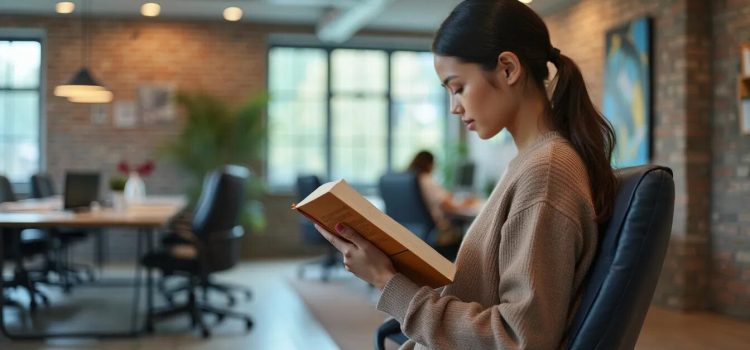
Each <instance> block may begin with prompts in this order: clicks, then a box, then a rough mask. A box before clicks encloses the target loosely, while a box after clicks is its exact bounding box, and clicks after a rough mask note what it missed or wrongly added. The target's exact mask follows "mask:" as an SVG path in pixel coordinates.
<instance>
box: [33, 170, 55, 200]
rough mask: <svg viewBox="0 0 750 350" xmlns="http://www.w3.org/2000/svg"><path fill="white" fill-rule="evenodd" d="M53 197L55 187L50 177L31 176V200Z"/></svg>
mask: <svg viewBox="0 0 750 350" xmlns="http://www.w3.org/2000/svg"><path fill="white" fill-rule="evenodd" d="M54 195H55V185H54V183H53V182H52V177H51V176H49V175H47V174H35V175H31V196H32V197H33V198H45V197H52V196H54Z"/></svg>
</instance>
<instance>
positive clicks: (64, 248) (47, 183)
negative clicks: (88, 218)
mask: <svg viewBox="0 0 750 350" xmlns="http://www.w3.org/2000/svg"><path fill="white" fill-rule="evenodd" d="M55 194H56V192H55V184H54V181H52V177H51V176H50V175H48V174H35V175H32V176H31V195H32V197H33V198H47V197H52V196H54V195H55ZM48 232H49V235H50V238H51V243H52V250H53V251H54V257H52V256H46V258H45V266H43V267H42V268H41V269H37V270H35V271H33V272H34V273H38V274H40V275H42V276H43V279H44V282H45V283H50V284H59V285H60V286H62V288H63V290H65V291H70V289H71V287H72V286H73V284H74V282H75V283H82V282H83V277H82V276H81V275H82V274H85V275H86V276H88V280H89V281H93V280H94V271H93V269H92V268H91V267H90V266H86V265H82V264H73V263H71V262H70V260H71V259H70V249H69V248H70V246H71V245H73V244H75V243H79V242H82V241H84V240H86V239H87V238H88V237H89V233H88V232H86V231H85V230H82V229H72V228H56V229H50V230H48ZM49 273H55V274H57V275H58V277H59V280H60V281H59V282H58V283H54V282H51V281H49V280H48V279H47V275H48V274H49Z"/></svg>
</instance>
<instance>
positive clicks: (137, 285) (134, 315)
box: [130, 229, 144, 334]
mask: <svg viewBox="0 0 750 350" xmlns="http://www.w3.org/2000/svg"><path fill="white" fill-rule="evenodd" d="M143 236H144V234H143V230H142V229H141V230H138V234H137V235H136V237H137V241H136V246H135V276H134V277H135V282H134V286H133V306H132V308H131V310H130V331H131V332H132V333H133V334H140V333H141V331H140V330H139V329H138V321H137V320H138V311H139V310H140V308H141V293H142V292H143V291H141V285H142V283H141V282H142V281H143V273H142V270H143V268H142V267H141V257H142V256H143Z"/></svg>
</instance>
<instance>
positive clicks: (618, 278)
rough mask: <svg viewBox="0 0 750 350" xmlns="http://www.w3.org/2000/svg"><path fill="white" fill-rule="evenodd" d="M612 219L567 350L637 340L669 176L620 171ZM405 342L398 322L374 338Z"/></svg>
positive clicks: (668, 224) (669, 200)
mask: <svg viewBox="0 0 750 350" xmlns="http://www.w3.org/2000/svg"><path fill="white" fill-rule="evenodd" d="M615 174H616V175H617V179H618V181H619V185H618V190H617V196H616V198H615V206H614V212H613V215H612V218H610V220H609V222H608V223H607V224H606V225H605V226H603V229H602V230H601V231H602V236H601V238H602V239H601V241H600V242H599V248H598V251H597V255H596V257H595V258H594V262H593V264H592V265H591V269H590V270H589V274H588V276H587V279H586V282H585V288H586V289H585V291H584V295H583V300H582V302H581V305H580V307H579V309H578V311H577V312H576V315H575V319H574V322H573V325H572V326H571V328H570V329H569V330H568V332H567V333H568V337H567V339H568V340H569V342H568V344H567V345H568V348H570V349H632V348H633V347H634V346H635V343H636V341H637V340H638V335H639V333H640V331H641V327H642V326H643V320H644V318H645V317H646V313H647V311H648V308H649V305H650V303H651V298H652V297H653V294H654V289H655V288H656V282H657V280H658V277H659V272H660V271H661V267H662V263H663V261H664V255H665V254H666V251H667V245H668V243H669V236H670V233H671V230H672V215H673V214H674V181H673V180H672V170H670V169H669V168H666V167H661V166H656V165H644V166H639V167H632V168H624V169H619V170H617V171H616V172H615ZM386 338H389V339H392V340H394V341H396V342H397V343H399V344H403V342H405V341H406V337H405V336H404V335H403V333H401V329H400V326H399V324H398V322H397V321H395V320H394V319H390V320H388V321H386V322H385V323H383V324H382V325H381V326H380V328H378V332H377V334H376V336H375V346H376V348H377V349H384V348H385V339H386Z"/></svg>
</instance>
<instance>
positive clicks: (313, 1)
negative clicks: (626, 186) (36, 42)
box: [0, 0, 576, 32]
mask: <svg viewBox="0 0 750 350" xmlns="http://www.w3.org/2000/svg"><path fill="white" fill-rule="evenodd" d="M68 1H73V2H74V3H75V4H76V12H75V13H73V14H68V15H60V14H57V13H55V3H57V0H0V14H6V13H7V14H23V15H44V16H77V15H79V14H80V11H81V9H82V7H83V5H84V0H68ZM150 1H152V2H157V3H159V4H160V5H161V14H160V16H159V17H158V18H156V19H152V20H159V18H162V19H200V20H216V21H223V19H222V11H223V10H224V8H226V7H228V6H237V7H240V8H241V9H242V10H243V12H244V16H243V18H242V20H241V21H243V22H256V23H279V24H300V25H318V24H320V23H321V21H323V18H324V17H325V16H327V15H330V13H331V12H332V11H333V10H338V12H339V13H343V12H346V11H348V10H351V9H353V8H354V7H357V6H364V4H366V3H368V2H369V3H373V2H381V3H382V4H383V5H382V6H380V8H379V9H378V10H376V11H375V12H374V13H372V14H371V16H369V17H368V18H366V19H365V20H363V23H360V27H364V28H367V29H381V30H405V31H424V32H432V31H435V30H436V29H437V27H438V26H439V25H440V23H441V21H442V20H443V19H444V18H445V17H446V16H447V15H448V14H449V13H450V11H451V9H452V8H453V7H454V6H455V5H456V4H457V3H459V2H460V0H150ZM575 1H576V0H535V1H534V2H532V4H531V7H532V8H534V9H535V10H536V11H537V12H539V13H541V14H546V13H549V12H552V11H555V10H557V9H559V8H562V7H565V6H568V5H570V4H571V3H573V2H575ZM145 2H149V1H146V0H89V1H87V2H86V3H87V5H86V6H88V11H89V13H90V14H91V16H92V17H97V16H100V17H119V18H138V17H141V15H140V6H141V5H142V4H143V3H145ZM0 26H2V23H0Z"/></svg>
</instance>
